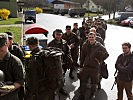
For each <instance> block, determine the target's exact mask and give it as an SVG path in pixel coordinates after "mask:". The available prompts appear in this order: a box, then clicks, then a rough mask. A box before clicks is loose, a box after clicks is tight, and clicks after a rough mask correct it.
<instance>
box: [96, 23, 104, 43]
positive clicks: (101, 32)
mask: <svg viewBox="0 0 133 100" xmlns="http://www.w3.org/2000/svg"><path fill="white" fill-rule="evenodd" d="M96 31H97V33H99V34H100V35H101V38H102V39H103V41H104V40H105V37H106V31H105V29H104V28H103V26H102V23H101V22H98V23H97V30H96Z"/></svg>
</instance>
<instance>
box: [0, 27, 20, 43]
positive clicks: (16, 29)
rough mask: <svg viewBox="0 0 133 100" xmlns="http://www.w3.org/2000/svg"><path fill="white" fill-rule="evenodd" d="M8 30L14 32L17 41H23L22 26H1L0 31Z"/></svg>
mask: <svg viewBox="0 0 133 100" xmlns="http://www.w3.org/2000/svg"><path fill="white" fill-rule="evenodd" d="M6 31H10V32H13V35H14V42H15V43H19V44H20V43H21V41H20V40H21V39H20V38H21V27H0V33H1V32H6Z"/></svg>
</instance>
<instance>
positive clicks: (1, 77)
mask: <svg viewBox="0 0 133 100" xmlns="http://www.w3.org/2000/svg"><path fill="white" fill-rule="evenodd" d="M4 79H5V74H4V72H3V71H2V70H0V82H4Z"/></svg>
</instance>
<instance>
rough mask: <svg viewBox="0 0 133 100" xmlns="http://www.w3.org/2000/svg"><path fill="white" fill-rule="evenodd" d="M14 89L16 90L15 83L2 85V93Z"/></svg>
mask: <svg viewBox="0 0 133 100" xmlns="http://www.w3.org/2000/svg"><path fill="white" fill-rule="evenodd" d="M13 90H15V86H14V85H4V86H2V87H0V93H1V94H0V95H1V96H4V95H6V94H8V93H10V92H12V91H13Z"/></svg>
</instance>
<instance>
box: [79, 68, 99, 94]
mask: <svg viewBox="0 0 133 100" xmlns="http://www.w3.org/2000/svg"><path fill="white" fill-rule="evenodd" d="M99 76H100V75H99V70H98V69H95V68H83V70H82V71H81V72H80V95H82V96H83V95H85V93H86V88H87V83H88V79H89V78H90V79H91V93H95V92H96V90H97V84H98V82H99Z"/></svg>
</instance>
